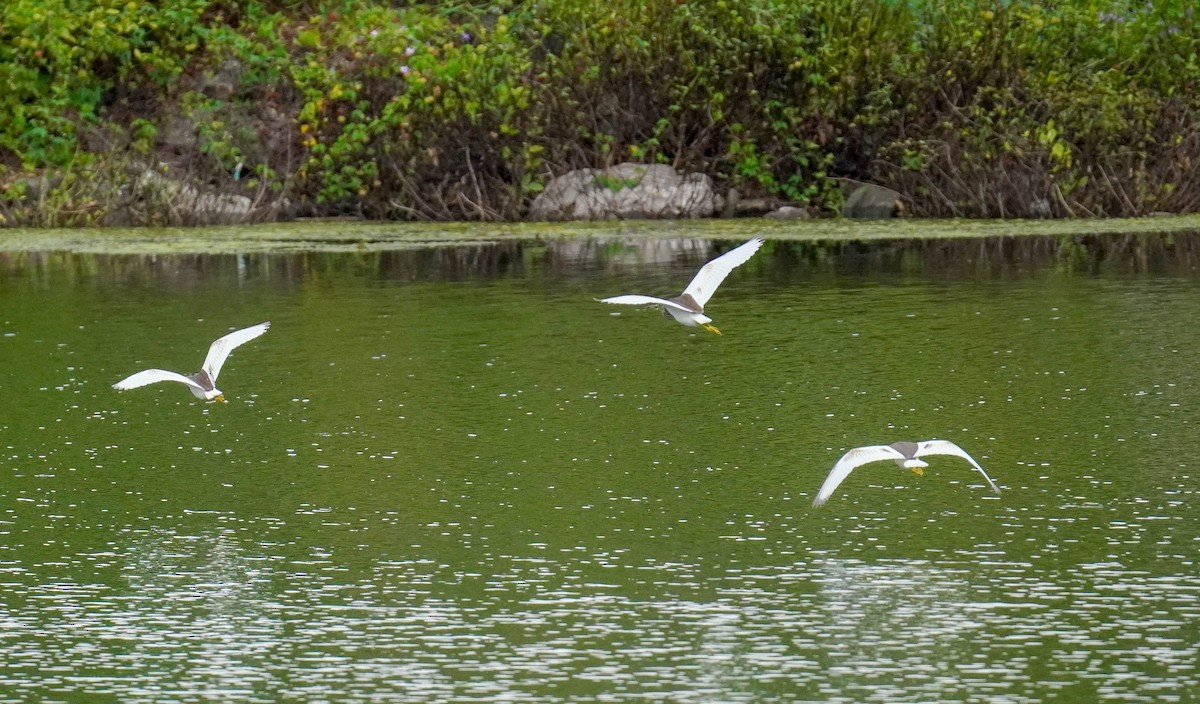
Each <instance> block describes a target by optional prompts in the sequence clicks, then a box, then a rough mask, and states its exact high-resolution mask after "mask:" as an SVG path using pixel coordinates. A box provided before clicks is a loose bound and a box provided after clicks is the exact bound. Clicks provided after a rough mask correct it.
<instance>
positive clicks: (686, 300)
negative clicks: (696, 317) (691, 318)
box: [669, 293, 704, 313]
mask: <svg viewBox="0 0 1200 704" xmlns="http://www.w3.org/2000/svg"><path fill="white" fill-rule="evenodd" d="M669 300H670V301H672V302H673V303H678V304H679V305H681V306H683V307H684V308H687V309H688V310H690V311H692V312H693V313H703V312H704V306H702V305H700V303H699V302H698V301H697V300H696V299H695V298H692V294H690V293H685V294H683V295H682V296H679V297H677V298H671V299H669Z"/></svg>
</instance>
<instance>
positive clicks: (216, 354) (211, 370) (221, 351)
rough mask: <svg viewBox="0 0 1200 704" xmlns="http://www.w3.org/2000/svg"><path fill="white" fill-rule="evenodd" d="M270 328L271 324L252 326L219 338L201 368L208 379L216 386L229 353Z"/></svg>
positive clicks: (209, 349) (210, 348) (211, 347)
mask: <svg viewBox="0 0 1200 704" xmlns="http://www.w3.org/2000/svg"><path fill="white" fill-rule="evenodd" d="M269 327H271V323H270V322H266V323H259V324H258V325H252V326H250V327H248V328H243V329H241V330H237V331H235V332H231V333H229V334H228V335H226V336H224V337H221V338H218V339H217V340H216V342H213V343H212V346H210V347H209V348H208V355H207V356H206V357H205V358H204V366H202V367H200V368H201V369H203V370H204V371H205V372H207V373H208V378H209V379H212V382H213V383H214V384H216V383H217V375H218V374H220V373H221V365H223V364H225V359H226V358H227V357H229V353H230V352H232V351H233V350H234V349H235V348H237V347H239V346H241V345H244V344H246V343H247V342H249V341H251V340H253V339H254V338H256V337H258V336H259V335H262V334H263V333H264V332H266V331H267V328H269Z"/></svg>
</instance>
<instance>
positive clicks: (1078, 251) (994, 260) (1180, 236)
mask: <svg viewBox="0 0 1200 704" xmlns="http://www.w3.org/2000/svg"><path fill="white" fill-rule="evenodd" d="M750 234H753V233H750ZM738 241H739V240H736V239H731V240H727V241H725V243H724V244H723V245H722V248H723V249H725V248H728V245H729V244H731V243H736V242H738ZM717 244H718V243H716V242H714V241H713V240H711V239H709V238H666V239H662V238H649V239H647V238H645V237H640V236H636V235H629V236H623V237H613V236H600V237H574V238H565V239H547V240H542V241H522V240H504V241H495V242H483V243H475V242H464V243H462V244H459V245H454V246H429V247H414V246H406V247H405V248H402V249H393V250H385V251H374V250H364V251H361V252H359V253H357V254H346V253H342V252H336V253H318V252H295V253H286V254H269V253H253V254H236V255H234V254H229V255H208V254H154V255H104V254H73V253H64V252H16V253H13V252H0V275H3V276H4V277H5V278H16V277H18V276H19V277H21V278H23V279H25V280H27V281H28V282H30V284H32V285H34V286H38V285H49V284H51V283H69V282H74V281H80V280H83V279H87V280H89V281H93V282H97V283H106V284H116V283H123V284H125V285H128V286H157V287H167V288H177V289H182V288H194V287H197V286H201V285H202V284H203V283H204V282H211V281H212V280H213V279H214V278H217V279H221V280H225V281H239V282H245V281H246V280H247V279H249V278H265V279H268V280H271V281H273V282H276V283H277V284H280V285H284V284H287V283H289V282H290V283H292V284H296V283H298V282H301V281H305V280H309V279H313V278H319V277H323V276H331V275H334V276H336V275H354V276H362V277H366V278H369V279H374V280H382V281H463V280H468V279H494V278H503V277H518V278H520V277H525V276H528V275H529V273H530V271H531V270H534V269H536V270H538V271H540V272H543V275H547V276H551V277H553V278H554V279H556V280H564V279H565V280H575V279H591V278H595V277H596V276H598V275H600V273H606V274H610V275H611V274H614V273H619V272H623V271H630V270H636V269H638V268H640V267H645V266H668V265H669V266H673V267H677V268H679V269H681V270H682V269H687V268H689V267H693V266H695V265H696V264H698V263H702V262H703V261H705V260H707V259H709V258H711V257H712V256H714V255H715V254H716V253H717V250H716V249H715V247H716V246H717ZM764 254H767V255H768V256H769V257H770V258H772V259H774V260H775V261H774V264H772V268H773V269H777V270H778V271H779V272H780V273H782V274H786V275H787V276H789V277H790V276H796V275H817V274H851V273H853V274H861V273H870V272H874V273H891V272H920V273H922V274H924V275H927V276H930V275H932V276H937V277H962V276H973V275H988V276H1003V277H1010V276H1022V275H1029V274H1031V273H1035V272H1038V271H1045V270H1051V271H1072V272H1080V273H1090V274H1098V273H1101V272H1107V271H1112V272H1143V273H1155V274H1173V275H1190V274H1191V273H1193V272H1194V271H1195V270H1196V269H1197V268H1198V267H1200V233H1186V232H1185V233H1170V234H1156V233H1151V234H1129V235H1117V236H1057V237H1049V236H1013V237H994V238H987V239H969V238H959V239H944V240H938V239H932V240H931V239H907V240H906V239H896V240H890V241H883V242H878V241H870V242H866V241H853V240H850V241H816V242H813V241H787V240H776V241H771V242H769V243H768V246H767V247H766V249H765V250H764ZM51 276H53V277H54V278H53V279H51V278H49V277H51Z"/></svg>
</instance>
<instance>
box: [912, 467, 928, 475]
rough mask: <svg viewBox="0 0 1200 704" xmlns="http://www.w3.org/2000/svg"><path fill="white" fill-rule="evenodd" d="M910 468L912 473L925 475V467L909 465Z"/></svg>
mask: <svg viewBox="0 0 1200 704" xmlns="http://www.w3.org/2000/svg"><path fill="white" fill-rule="evenodd" d="M909 469H911V470H912V473H913V474H915V475H917V476H918V477H923V476H925V468H924V467H909Z"/></svg>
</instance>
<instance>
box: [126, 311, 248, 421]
mask: <svg viewBox="0 0 1200 704" xmlns="http://www.w3.org/2000/svg"><path fill="white" fill-rule="evenodd" d="M269 327H271V323H270V322H266V323H259V324H258V325H254V326H251V327H248V328H244V329H242V330H238V331H236V332H231V333H229V334H228V335H226V336H225V337H222V338H220V339H218V340H217V341H216V342H214V343H212V346H211V347H209V348H208V356H207V357H205V358H204V366H202V367H200V371H198V372H196V373H195V374H189V375H188V376H184V375H183V374H177V373H175V372H169V371H167V370H165V369H146V370H144V371H140V372H138V373H137V374H134V375H132V376H128V377H126V378H124V379H122V380H120V381H118V382H117V383H115V384H113V388H114V389H116V390H117V391H125V390H127V389H136V388H137V387H139V386H145V385H147V384H156V383H158V382H160V381H178V382H179V383H181V384H186V385H187V387H188V390H189V391H191V392H192V395H194V396H195V397H196V398H202V399H204V400H205V401H207V400H209V399H216V400H217V401H220V402H221V403H225V394H223V393H221V390H220V389H218V388H217V375H218V374H220V373H221V365H222V364H224V363H225V359H226V358H227V357H229V353H230V352H232V351H233V350H234V348H236V347H239V346H241V345H243V344H245V343H247V342H249V341H251V340H253V339H254V338H256V337H258V336H259V335H261V334H263V333H264V332H266V331H267V328H269Z"/></svg>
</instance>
